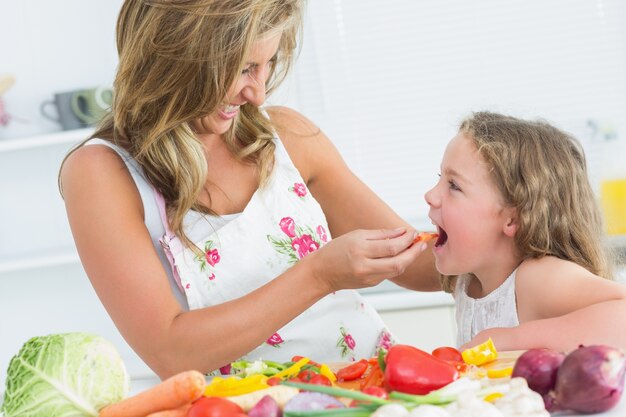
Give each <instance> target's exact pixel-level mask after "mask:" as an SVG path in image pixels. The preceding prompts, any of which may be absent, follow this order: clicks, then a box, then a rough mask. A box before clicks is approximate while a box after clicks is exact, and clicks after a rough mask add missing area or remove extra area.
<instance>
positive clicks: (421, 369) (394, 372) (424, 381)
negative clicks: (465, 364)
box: [385, 345, 459, 395]
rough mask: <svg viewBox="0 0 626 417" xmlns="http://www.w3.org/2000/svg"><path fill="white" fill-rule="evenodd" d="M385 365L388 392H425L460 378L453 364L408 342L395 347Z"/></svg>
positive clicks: (421, 393) (388, 354)
mask: <svg viewBox="0 0 626 417" xmlns="http://www.w3.org/2000/svg"><path fill="white" fill-rule="evenodd" d="M385 365H386V366H385V386H386V388H387V390H388V391H399V392H404V393H407V394H418V395H424V394H428V393H429V392H431V391H433V390H436V389H439V388H441V387H444V386H446V385H448V384H449V383H450V382H452V381H455V380H456V379H458V377H459V372H458V371H457V369H456V368H455V367H454V366H453V365H451V364H449V363H447V362H445V361H442V360H441V359H439V358H436V357H434V356H433V355H431V354H430V353H427V352H424V351H422V350H419V349H417V348H416V347H413V346H408V345H394V346H392V347H391V348H390V349H389V352H388V353H387V357H386V359H385Z"/></svg>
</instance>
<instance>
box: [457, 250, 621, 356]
mask: <svg viewBox="0 0 626 417" xmlns="http://www.w3.org/2000/svg"><path fill="white" fill-rule="evenodd" d="M516 296H517V306H518V307H517V309H518V316H519V319H520V323H521V324H520V325H519V326H517V327H514V328H510V329H506V328H497V329H490V330H485V331H483V332H481V333H479V334H478V335H477V336H476V337H475V338H474V339H473V340H472V341H470V342H469V343H468V344H467V346H473V345H475V344H478V343H481V342H483V341H485V340H487V338H488V337H492V338H493V340H494V343H495V344H496V347H498V348H499V349H501V350H517V349H530V348H535V347H547V348H551V349H555V350H560V351H569V350H572V349H574V348H576V347H577V346H578V345H580V344H583V345H589V344H606V345H611V346H615V347H621V348H626V286H624V285H622V284H619V283H616V282H613V281H610V280H607V279H604V278H600V277H598V276H596V275H594V274H592V273H590V272H589V271H587V270H586V269H584V268H582V267H581V266H579V265H577V264H575V263H573V262H569V261H564V260H562V259H557V258H554V257H545V258H542V259H536V260H528V261H525V262H524V263H523V264H522V265H521V266H520V268H519V270H518V273H517V280H516Z"/></svg>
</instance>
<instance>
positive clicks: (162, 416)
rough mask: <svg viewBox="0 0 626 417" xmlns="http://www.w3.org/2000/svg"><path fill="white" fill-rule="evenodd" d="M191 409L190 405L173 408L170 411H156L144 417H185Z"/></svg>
mask: <svg viewBox="0 0 626 417" xmlns="http://www.w3.org/2000/svg"><path fill="white" fill-rule="evenodd" d="M190 408H191V403H189V404H186V405H184V406H182V407H178V408H173V409H171V410H163V411H157V412H156V413H150V414H148V415H147V416H146V417H187V413H188V412H189V409H190Z"/></svg>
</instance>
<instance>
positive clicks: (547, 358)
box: [511, 349, 565, 396]
mask: <svg viewBox="0 0 626 417" xmlns="http://www.w3.org/2000/svg"><path fill="white" fill-rule="evenodd" d="M563 359H565V355H564V354H562V353H560V352H556V351H553V350H549V349H530V350H527V351H526V352H524V353H523V354H522V355H521V356H520V357H519V358H518V359H517V361H516V362H515V366H514V367H513V374H512V375H511V377H518V376H519V377H522V378H524V379H526V382H527V383H528V388H530V389H531V390H533V391H535V392H536V393H538V394H540V395H542V396H544V395H546V394H547V393H548V392H550V390H552V389H553V388H554V386H555V384H556V374H557V371H558V369H559V366H561V363H562V362H563Z"/></svg>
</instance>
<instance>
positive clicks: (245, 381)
mask: <svg viewBox="0 0 626 417" xmlns="http://www.w3.org/2000/svg"><path fill="white" fill-rule="evenodd" d="M268 387H269V385H267V377H266V376H265V375H262V374H255V375H250V376H247V377H245V378H239V377H236V376H231V377H228V378H226V379H224V378H221V377H215V378H213V379H212V380H211V383H210V384H209V385H207V387H206V388H205V389H204V395H205V396H207V397H230V396H234V395H241V394H247V393H249V392H254V391H258V390H261V389H265V388H268Z"/></svg>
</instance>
